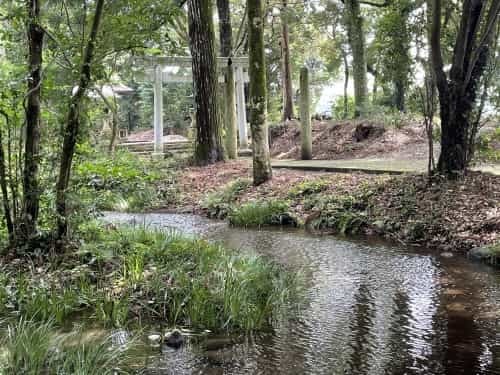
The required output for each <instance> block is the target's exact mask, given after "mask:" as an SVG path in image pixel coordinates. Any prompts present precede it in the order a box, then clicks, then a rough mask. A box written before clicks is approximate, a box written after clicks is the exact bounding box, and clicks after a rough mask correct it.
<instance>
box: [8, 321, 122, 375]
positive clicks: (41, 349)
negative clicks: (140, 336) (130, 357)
mask: <svg viewBox="0 0 500 375" xmlns="http://www.w3.org/2000/svg"><path fill="white" fill-rule="evenodd" d="M2 328H3V327H2ZM4 330H5V332H6V333H5V334H4V335H3V337H2V338H1V339H0V347H1V348H2V349H1V350H2V352H1V355H0V373H2V374H3V375H18V374H24V375H39V374H57V375H59V374H60V375H66V374H72V375H88V374H104V375H107V374H109V375H111V374H119V373H122V374H123V373H125V370H120V368H125V365H124V363H125V360H126V358H127V350H126V349H127V348H124V347H121V348H120V347H113V346H112V345H111V342H110V340H109V339H103V340H98V341H96V342H85V341H83V340H82V335H81V333H80V332H79V331H75V332H73V333H70V334H64V335H63V334H58V333H57V332H56V331H55V328H54V326H53V324H52V323H51V322H50V321H48V322H42V323H40V322H36V321H33V320H29V319H27V318H25V317H21V318H20V319H19V320H17V321H15V322H13V323H7V324H6V327H5V328H4Z"/></svg>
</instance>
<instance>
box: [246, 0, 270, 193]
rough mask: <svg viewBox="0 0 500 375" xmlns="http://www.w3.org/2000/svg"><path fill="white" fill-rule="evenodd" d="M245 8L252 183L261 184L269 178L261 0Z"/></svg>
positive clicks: (249, 0) (250, 0)
mask: <svg viewBox="0 0 500 375" xmlns="http://www.w3.org/2000/svg"><path fill="white" fill-rule="evenodd" d="M247 11H248V36H249V37H248V41H249V48H248V49H249V59H250V67H249V74H250V128H251V131H252V149H253V182H254V184H255V185H260V184H262V183H264V182H266V181H268V180H270V179H271V178H272V169H271V158H270V154H269V138H268V128H267V84H266V62H265V56H264V10H263V5H262V0H247Z"/></svg>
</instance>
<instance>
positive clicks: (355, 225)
mask: <svg viewBox="0 0 500 375" xmlns="http://www.w3.org/2000/svg"><path fill="white" fill-rule="evenodd" d="M306 204H307V205H308V206H309V207H314V208H316V210H318V211H319V212H320V214H319V215H318V216H317V217H316V218H315V219H314V220H312V221H311V222H309V223H308V225H309V226H310V227H312V228H314V229H318V230H334V231H335V232H338V233H340V234H357V233H360V232H361V231H362V229H363V228H364V227H365V226H366V225H367V224H368V219H367V216H366V213H365V212H364V208H365V203H364V202H363V201H360V200H358V199H357V198H355V197H352V196H347V197H342V198H338V197H334V196H327V197H323V198H320V199H319V200H315V201H309V202H307V203H306Z"/></svg>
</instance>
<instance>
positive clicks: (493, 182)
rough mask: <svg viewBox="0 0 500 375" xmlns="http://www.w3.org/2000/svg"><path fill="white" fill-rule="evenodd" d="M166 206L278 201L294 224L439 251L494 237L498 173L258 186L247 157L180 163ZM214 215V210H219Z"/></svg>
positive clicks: (210, 211)
mask: <svg viewBox="0 0 500 375" xmlns="http://www.w3.org/2000/svg"><path fill="white" fill-rule="evenodd" d="M176 180H177V182H176V185H177V189H178V192H179V194H178V198H177V199H176V201H175V203H171V204H169V205H167V206H166V207H164V208H166V209H168V210H174V211H181V212H193V213H202V214H207V215H209V216H212V217H213V216H217V217H220V218H223V217H225V216H227V214H228V213H230V212H231V210H232V209H234V208H237V207H240V206H244V205H245V204H247V203H248V202H254V203H255V202H257V203H258V202H276V201H279V202H285V203H286V205H287V207H288V211H289V214H290V215H292V216H293V217H295V218H296V219H297V222H298V223H299V225H304V226H305V227H307V228H309V229H311V230H321V231H328V232H334V233H339V232H341V233H343V234H349V233H355V232H356V233H365V234H376V235H379V236H383V237H387V238H389V239H391V240H394V241H397V242H400V243H405V244H415V245H424V246H428V247H433V248H437V249H439V250H440V251H458V252H465V251H467V250H470V249H472V248H476V247H479V246H483V245H488V244H495V243H497V242H498V241H499V240H500V176H495V175H492V174H488V173H480V172H471V173H469V175H468V176H466V177H465V178H464V179H462V180H459V181H445V180H438V179H434V180H429V179H428V178H427V176H425V175H423V174H415V175H401V176H389V175H387V174H383V175H373V174H366V173H359V172H353V173H350V174H345V173H325V172H312V171H298V170H289V169H279V170H274V176H273V179H272V181H269V182H267V183H265V184H262V185H260V186H258V187H254V186H252V185H251V184H250V183H247V184H241V183H240V184H239V185H241V186H242V187H241V188H235V187H234V186H235V184H236V183H237V182H238V181H240V182H241V181H250V180H251V163H250V162H249V161H248V160H240V161H231V162H226V163H220V164H215V165H211V166H207V167H187V168H184V169H182V170H181V171H179V174H178V176H177V178H176ZM221 212H222V214H221Z"/></svg>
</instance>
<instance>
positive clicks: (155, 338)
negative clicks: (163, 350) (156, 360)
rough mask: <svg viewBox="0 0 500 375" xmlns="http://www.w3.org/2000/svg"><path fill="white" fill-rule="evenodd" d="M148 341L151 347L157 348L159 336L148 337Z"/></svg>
mask: <svg viewBox="0 0 500 375" xmlns="http://www.w3.org/2000/svg"><path fill="white" fill-rule="evenodd" d="M148 341H149V343H150V344H151V345H152V346H159V345H160V341H161V335H158V334H153V335H149V336H148Z"/></svg>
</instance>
